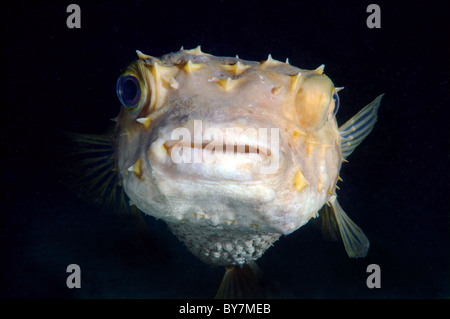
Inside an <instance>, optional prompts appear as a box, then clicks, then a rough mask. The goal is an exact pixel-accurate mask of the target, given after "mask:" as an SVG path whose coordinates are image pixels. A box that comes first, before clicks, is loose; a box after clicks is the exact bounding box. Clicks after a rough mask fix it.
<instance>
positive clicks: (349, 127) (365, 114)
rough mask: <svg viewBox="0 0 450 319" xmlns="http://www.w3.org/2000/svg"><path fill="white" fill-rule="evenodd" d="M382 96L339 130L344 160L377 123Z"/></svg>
mask: <svg viewBox="0 0 450 319" xmlns="http://www.w3.org/2000/svg"><path fill="white" fill-rule="evenodd" d="M383 95H384V94H381V95H379V96H378V97H377V98H376V99H375V100H373V101H372V102H371V103H370V104H368V105H367V106H365V107H364V108H363V109H362V110H361V111H359V112H358V113H357V114H356V115H355V116H353V117H352V118H351V119H350V120H348V121H347V122H345V124H344V125H342V126H341V127H340V128H339V134H340V136H341V151H342V157H343V158H344V159H345V158H347V157H348V156H349V155H350V154H351V153H352V152H353V151H354V150H355V148H356V147H357V146H358V145H359V144H361V142H362V141H363V140H364V139H365V138H366V136H367V135H369V133H370V132H371V131H372V129H373V126H374V125H375V122H376V121H377V113H378V108H379V106H380V102H381V98H382V97H383Z"/></svg>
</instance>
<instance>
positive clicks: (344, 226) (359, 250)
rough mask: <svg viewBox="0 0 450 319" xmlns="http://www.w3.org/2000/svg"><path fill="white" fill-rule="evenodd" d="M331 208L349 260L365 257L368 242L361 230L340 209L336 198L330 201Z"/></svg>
mask: <svg viewBox="0 0 450 319" xmlns="http://www.w3.org/2000/svg"><path fill="white" fill-rule="evenodd" d="M330 204H331V207H332V208H333V211H334V216H335V217H336V220H337V223H338V226H339V232H340V233H341V237H342V241H343V243H344V247H345V250H346V251H347V254H348V256H349V257H350V258H359V257H365V256H366V255H367V252H368V251H369V240H368V239H367V237H366V235H364V232H363V231H362V230H361V228H359V227H358V225H356V224H355V223H354V222H353V221H352V220H351V219H350V217H348V216H347V214H346V213H345V212H344V210H343V209H342V207H341V205H339V202H338V201H337V199H336V198H334V199H332V200H330Z"/></svg>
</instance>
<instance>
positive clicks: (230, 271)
mask: <svg viewBox="0 0 450 319" xmlns="http://www.w3.org/2000/svg"><path fill="white" fill-rule="evenodd" d="M260 276H261V271H260V270H259V267H258V265H256V263H255V262H251V263H249V264H245V265H244V266H242V267H240V266H228V267H226V270H225V275H224V276H223V279H222V282H221V283H220V287H219V290H218V291H217V293H216V296H215V298H216V299H234V298H259V297H261V295H260V294H261V290H260V288H259V285H258V281H259V278H260Z"/></svg>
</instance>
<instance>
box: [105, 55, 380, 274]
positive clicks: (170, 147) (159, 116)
mask: <svg viewBox="0 0 450 319" xmlns="http://www.w3.org/2000/svg"><path fill="white" fill-rule="evenodd" d="M137 53H138V57H139V59H138V60H136V61H134V62H132V63H131V64H130V65H129V66H128V67H127V68H126V70H125V71H124V72H123V73H122V75H121V76H120V77H119V79H118V81H117V94H118V97H119V99H120V102H121V104H122V107H121V110H120V114H119V116H118V117H117V119H116V127H115V131H114V134H113V147H114V161H115V170H116V171H117V173H118V176H119V177H120V181H121V185H122V187H123V190H124V191H125V193H126V194H127V196H128V198H129V200H130V203H131V204H132V205H135V206H136V207H137V208H138V209H139V210H140V211H141V212H143V213H145V214H149V215H151V216H154V217H155V218H158V219H162V220H164V221H165V222H166V223H167V224H168V225H169V227H170V229H171V230H172V232H173V233H174V234H175V235H176V236H177V237H178V238H179V239H180V240H181V241H182V242H184V243H185V244H186V246H187V248H188V249H189V250H190V251H191V252H192V253H193V254H194V255H196V256H197V257H198V258H199V259H201V260H202V261H204V262H205V263H208V264H212V265H221V266H243V265H245V264H250V263H252V262H253V261H255V260H257V259H258V258H260V257H261V256H262V254H263V253H264V252H265V251H266V250H267V249H268V248H269V247H270V246H272V245H273V243H274V242H276V241H277V240H278V238H279V237H280V236H281V235H288V234H290V233H292V232H294V231H296V230H297V229H298V228H300V227H301V226H303V225H305V224H306V223H307V222H308V221H309V220H310V219H311V218H315V217H317V215H318V211H319V210H320V209H321V208H322V207H323V206H324V205H325V206H326V207H328V206H330V207H331V208H330V209H329V210H331V211H333V213H334V215H333V216H334V217H335V220H336V222H337V225H338V227H339V232H340V234H341V237H342V239H343V243H344V246H345V249H346V251H347V253H348V255H349V256H350V257H363V256H365V255H366V253H367V251H368V248H369V241H368V240H367V238H366V236H365V235H364V233H363V232H362V230H361V229H360V228H359V227H358V226H357V225H356V224H354V223H353V222H352V221H351V220H350V218H349V217H348V216H347V215H346V213H345V212H344V211H343V209H342V208H341V206H340V205H339V203H338V201H337V196H336V183H337V182H338V180H339V170H340V168H341V164H342V163H343V162H344V161H345V159H346V158H347V157H348V156H349V155H350V154H351V153H352V152H353V150H354V149H355V148H356V146H358V145H359V144H360V143H361V142H362V140H363V139H364V138H365V137H366V136H367V135H368V134H369V133H370V132H371V130H372V128H373V126H374V124H375V122H376V120H377V111H378V107H379V104H380V101H381V98H382V95H380V96H379V97H377V98H376V99H375V100H374V101H373V102H371V103H370V104H368V105H367V106H366V107H364V108H363V109H362V110H361V111H360V112H359V113H358V114H356V115H355V116H354V117H353V118H352V119H350V120H349V121H348V122H346V123H345V124H344V125H342V126H341V127H338V125H337V122H336V119H335V115H336V112H337V110H338V107H339V96H338V91H339V90H340V89H341V88H337V87H335V86H334V84H333V82H332V81H331V80H330V79H329V77H328V76H326V75H325V74H324V73H323V72H324V66H323V65H322V66H320V67H318V68H317V69H314V70H306V69H299V68H297V67H294V66H292V65H290V64H289V63H283V62H280V61H277V60H274V59H273V58H272V57H271V56H270V55H269V57H268V59H267V60H265V61H262V62H254V61H247V60H243V59H240V58H238V57H235V58H233V57H216V56H213V55H210V54H206V53H204V52H202V51H201V49H200V47H198V48H196V49H192V50H183V49H182V50H180V51H178V52H175V53H169V54H166V55H164V56H162V57H159V58H156V57H152V56H148V55H145V54H143V53H141V52H140V51H137ZM286 62H287V61H286Z"/></svg>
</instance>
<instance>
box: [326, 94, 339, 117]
mask: <svg viewBox="0 0 450 319" xmlns="http://www.w3.org/2000/svg"><path fill="white" fill-rule="evenodd" d="M332 99H333V102H334V107H333V110H332V111H331V112H329V113H328V120H331V119H332V118H333V117H335V116H336V113H337V111H338V110H339V95H338V94H337V92H336V91H334V92H333V96H332Z"/></svg>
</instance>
